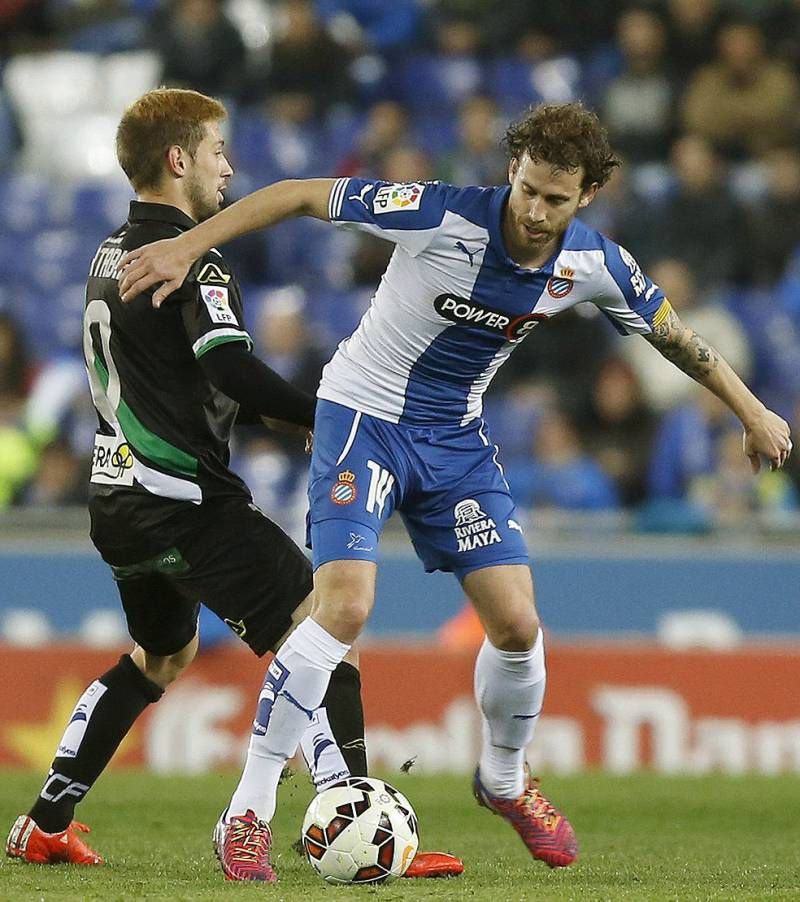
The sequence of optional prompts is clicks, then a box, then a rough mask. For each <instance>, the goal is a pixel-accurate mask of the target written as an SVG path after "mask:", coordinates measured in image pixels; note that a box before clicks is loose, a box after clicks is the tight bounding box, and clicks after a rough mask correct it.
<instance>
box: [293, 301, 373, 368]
mask: <svg viewBox="0 0 800 902" xmlns="http://www.w3.org/2000/svg"><path fill="white" fill-rule="evenodd" d="M373 293H374V292H373V290H372V289H371V288H358V289H351V290H349V291H332V290H331V289H329V288H327V289H326V288H320V289H318V290H315V291H313V290H312V291H310V292H309V293H308V300H307V305H308V311H309V321H310V322H312V323H314V327H315V329H316V330H317V332H316V337H317V339H318V340H319V341H320V343H321V344H322V345H323V346H325V347H326V348H327V349H328V350H329V351H330V352H331V353H332V352H333V350H334V349H335V348H336V346H337V345H338V344H339V342H340V341H341V340H342V339H343V338H346V337H347V336H348V335H350V333H351V332H353V330H354V329H355V328H356V326H358V323H359V321H360V320H361V317H362V316H363V315H364V311H365V310H366V309H367V307H369V303H370V300H371V298H372V295H373Z"/></svg>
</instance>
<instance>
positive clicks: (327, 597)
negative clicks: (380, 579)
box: [313, 561, 377, 644]
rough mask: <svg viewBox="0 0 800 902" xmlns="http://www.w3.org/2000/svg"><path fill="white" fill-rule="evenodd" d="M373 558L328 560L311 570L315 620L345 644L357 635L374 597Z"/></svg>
mask: <svg viewBox="0 0 800 902" xmlns="http://www.w3.org/2000/svg"><path fill="white" fill-rule="evenodd" d="M376 574H377V566H376V564H375V563H374V562H373V561H330V562H329V563H327V564H322V566H320V567H318V568H317V570H316V571H315V573H314V584H315V591H314V610H313V616H314V620H316V621H317V623H319V624H320V626H322V627H324V628H325V629H326V630H327V631H328V632H329V633H331V635H333V636H335V637H336V638H337V639H339V640H340V641H341V642H346V643H348V644H350V643H352V642H354V641H355V640H356V638H357V637H358V635H359V633H360V632H361V630H362V629H363V628H364V625H365V624H366V622H367V619H368V617H369V615H370V612H371V611H372V606H373V604H374V600H375V578H376Z"/></svg>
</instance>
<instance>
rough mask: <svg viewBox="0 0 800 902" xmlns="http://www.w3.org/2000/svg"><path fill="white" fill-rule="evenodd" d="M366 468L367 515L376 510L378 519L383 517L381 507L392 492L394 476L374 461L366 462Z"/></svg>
mask: <svg viewBox="0 0 800 902" xmlns="http://www.w3.org/2000/svg"><path fill="white" fill-rule="evenodd" d="M367 467H368V468H369V472H370V476H369V492H368V493H367V513H370V514H373V513H375V512H376V508H377V514H378V517H379V518H380V517H382V516H383V505H384V504H385V503H386V499H387V498H388V497H389V492H391V491H392V488H393V486H394V476H392V474H391V473H390V472H389V471H388V470H387V469H385V467H382V466H381V465H380V464H378V463H375V461H374V460H368V461H367Z"/></svg>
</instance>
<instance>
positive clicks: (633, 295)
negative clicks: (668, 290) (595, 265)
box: [592, 239, 670, 335]
mask: <svg viewBox="0 0 800 902" xmlns="http://www.w3.org/2000/svg"><path fill="white" fill-rule="evenodd" d="M603 251H604V258H605V267H604V269H605V272H604V274H603V277H602V279H601V281H602V289H601V292H600V293H599V294H598V295H597V296H596V297H594V298H592V300H593V302H594V303H595V304H596V305H597V307H599V308H600V310H601V311H602V312H603V313H604V314H605V315H606V316H607V317H608V318H609V319H610V320H611V322H612V324H613V325H614V326H615V328H616V329H617V331H618V332H620V333H621V334H622V335H635V334H638V335H647V334H649V333H650V332H652V331H653V329H654V328H655V326H657V325H658V324H659V323H660V322H661V321H662V320H663V319H664V318H665V317H666V316H667V314H668V313H669V311H670V304H669V301H668V300H667V299H666V298H665V297H664V292H663V291H662V290H661V289H660V288H659V287H658V285H656V283H655V282H653V281H652V279H650V278H648V277H647V276H646V275H645V274H644V273H643V272H642V269H641V267H640V266H639V264H638V263H637V262H636V260H635V259H634V258H633V257H632V256H631V254H629V253H628V251H626V250H625V248H624V247H621V246H620V245H618V244H616V243H615V242H614V241H610V240H608V239H604V242H603Z"/></svg>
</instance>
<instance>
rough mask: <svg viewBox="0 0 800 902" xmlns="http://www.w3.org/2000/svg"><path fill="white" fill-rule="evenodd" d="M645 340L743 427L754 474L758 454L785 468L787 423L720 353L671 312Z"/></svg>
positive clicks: (788, 445)
mask: <svg viewBox="0 0 800 902" xmlns="http://www.w3.org/2000/svg"><path fill="white" fill-rule="evenodd" d="M645 338H646V339H647V340H648V341H649V342H650V344H652V345H653V346H654V347H655V348H657V349H658V350H659V351H660V352H661V354H662V355H663V356H664V357H666V358H667V360H669V361H670V362H671V363H674V364H675V366H677V367H678V369H681V370H683V372H684V373H686V375H687V376H691V377H692V379H694V380H695V381H696V382H699V383H700V384H701V385H704V386H705V387H706V388H707V389H708V390H709V391H711V392H713V393H714V394H715V395H716V396H717V397H718V398H720V400H722V401H724V402H725V404H727V406H728V407H729V408H730V409H731V410H732V411H733V412H734V413H735V414H736V416H737V417H739V419H740V420H741V422H742V425H743V426H744V453H745V454H746V455H747V456H748V457H749V458H750V464H751V466H752V468H753V472H754V473H758V471H759V470H760V469H761V460H760V457H761V455H763V456H764V457H765V458H766V459H767V460H768V461H769V463H770V468H771V469H773V470H776V469H778V468H779V467H782V466H783V465H784V463H785V462H786V459H787V458H788V456H789V453H790V452H791V450H792V442H791V439H790V437H789V424H788V423H787V422H786V421H785V420H783V419H782V418H781V417H779V416H778V415H777V414H776V413H773V411H771V410H769V409H767V408H766V407H765V406H764V405H763V404H762V403H761V401H759V400H758V398H757V397H756V396H755V395H754V394H753V393H752V392H751V391H750V389H749V388H748V387H747V386H746V385H745V384H744V382H742V380H741V379H740V378H739V377H738V376H737V375H736V373H735V372H734V371H733V369H732V367H731V366H730V364H729V363H728V362H727V361H726V360H725V358H724V357H723V356H722V355H721V354H720V353H719V351H717V350H715V349H714V348H713V347H711V345H710V344H708V342H707V341H706V340H705V339H704V338H702V337H701V336H699V335H698V334H697V333H696V332H694V331H693V330H692V329H690V328H689V327H688V326H685V325H684V324H683V323H682V322H681V321H680V319H679V317H678V315H677V313H675V311H674V310H672V309H670V311H669V313H668V314H667V316H666V317H664V319H663V320H661V322H660V323H659V324H658V325H656V326H654V327H653V331H652V332H651V333H650V334H649V335H645Z"/></svg>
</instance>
